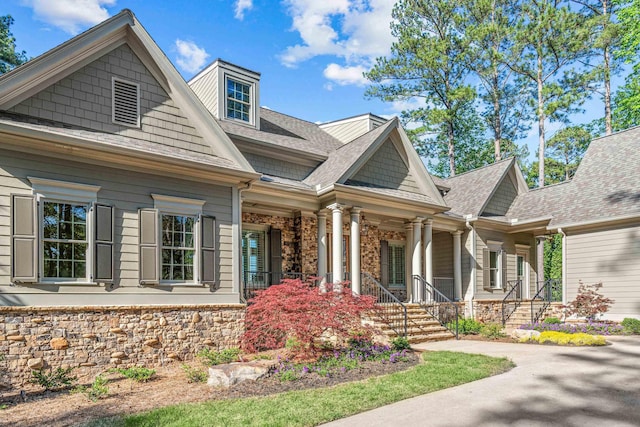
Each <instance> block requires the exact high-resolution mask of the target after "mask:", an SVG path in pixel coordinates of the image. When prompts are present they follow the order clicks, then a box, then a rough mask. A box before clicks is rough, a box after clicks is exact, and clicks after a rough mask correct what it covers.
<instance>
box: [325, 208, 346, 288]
mask: <svg viewBox="0 0 640 427" xmlns="http://www.w3.org/2000/svg"><path fill="white" fill-rule="evenodd" d="M327 208H328V209H331V220H332V222H333V223H332V227H333V238H332V243H333V244H332V257H331V271H332V274H333V279H332V280H333V289H334V291H336V292H340V290H341V288H340V285H339V283H340V282H342V279H343V271H342V251H343V249H342V210H343V209H344V206H343V205H341V204H339V203H334V204H332V205H329V206H327Z"/></svg>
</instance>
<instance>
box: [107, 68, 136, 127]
mask: <svg viewBox="0 0 640 427" xmlns="http://www.w3.org/2000/svg"><path fill="white" fill-rule="evenodd" d="M112 81H113V122H114V123H118V124H121V125H126V126H136V127H138V126H140V91H139V87H138V85H137V84H136V83H131V82H127V81H124V80H120V79H116V78H114V79H113V80H112Z"/></svg>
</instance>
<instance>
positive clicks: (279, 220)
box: [242, 212, 300, 272]
mask: <svg viewBox="0 0 640 427" xmlns="http://www.w3.org/2000/svg"><path fill="white" fill-rule="evenodd" d="M242 223H243V224H259V225H268V226H271V227H272V228H275V229H278V230H281V231H282V271H284V272H287V271H298V270H295V268H294V267H295V266H296V265H299V264H300V261H299V252H297V251H296V244H295V240H296V232H295V227H294V219H293V218H287V217H283V216H271V215H263V214H257V213H250V212H243V213H242ZM245 228H249V227H248V226H247V227H245ZM267 264H268V260H267Z"/></svg>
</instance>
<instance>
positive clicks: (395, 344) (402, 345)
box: [391, 337, 411, 351]
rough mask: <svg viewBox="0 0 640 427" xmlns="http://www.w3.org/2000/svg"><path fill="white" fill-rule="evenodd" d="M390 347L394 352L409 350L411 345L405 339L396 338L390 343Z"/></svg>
mask: <svg viewBox="0 0 640 427" xmlns="http://www.w3.org/2000/svg"><path fill="white" fill-rule="evenodd" d="M391 347H392V348H393V349H394V350H396V351H402V350H410V349H411V344H409V340H408V339H406V338H405V337H396V338H394V339H393V340H392V341H391Z"/></svg>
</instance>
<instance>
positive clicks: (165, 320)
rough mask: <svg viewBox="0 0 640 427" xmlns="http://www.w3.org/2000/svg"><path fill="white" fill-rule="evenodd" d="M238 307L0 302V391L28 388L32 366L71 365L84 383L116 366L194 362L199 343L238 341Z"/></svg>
mask: <svg viewBox="0 0 640 427" xmlns="http://www.w3.org/2000/svg"><path fill="white" fill-rule="evenodd" d="M245 308H246V306H245V305H242V304H227V305H198V306H193V305H176V306H122V307H40V308H36V307H0V356H3V357H0V393H2V392H3V389H7V388H9V389H21V388H31V387H33V386H30V385H29V380H30V379H31V371H32V370H33V369H42V368H43V369H45V370H49V369H56V368H58V367H63V368H66V367H74V368H76V369H75V370H74V372H73V374H74V375H78V377H79V378H80V379H81V380H86V381H91V380H93V377H94V376H95V375H97V374H99V373H100V372H102V371H104V370H106V369H108V368H112V367H115V366H121V367H129V366H144V367H150V368H151V367H158V366H162V365H165V364H167V363H170V362H174V361H183V360H184V361H189V360H193V359H194V357H195V355H196V354H197V353H198V352H199V351H200V350H202V349H203V348H210V349H212V350H218V349H223V348H229V347H237V346H238V345H239V340H240V337H241V335H242V333H243V331H244V317H245ZM3 358H4V360H3Z"/></svg>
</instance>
